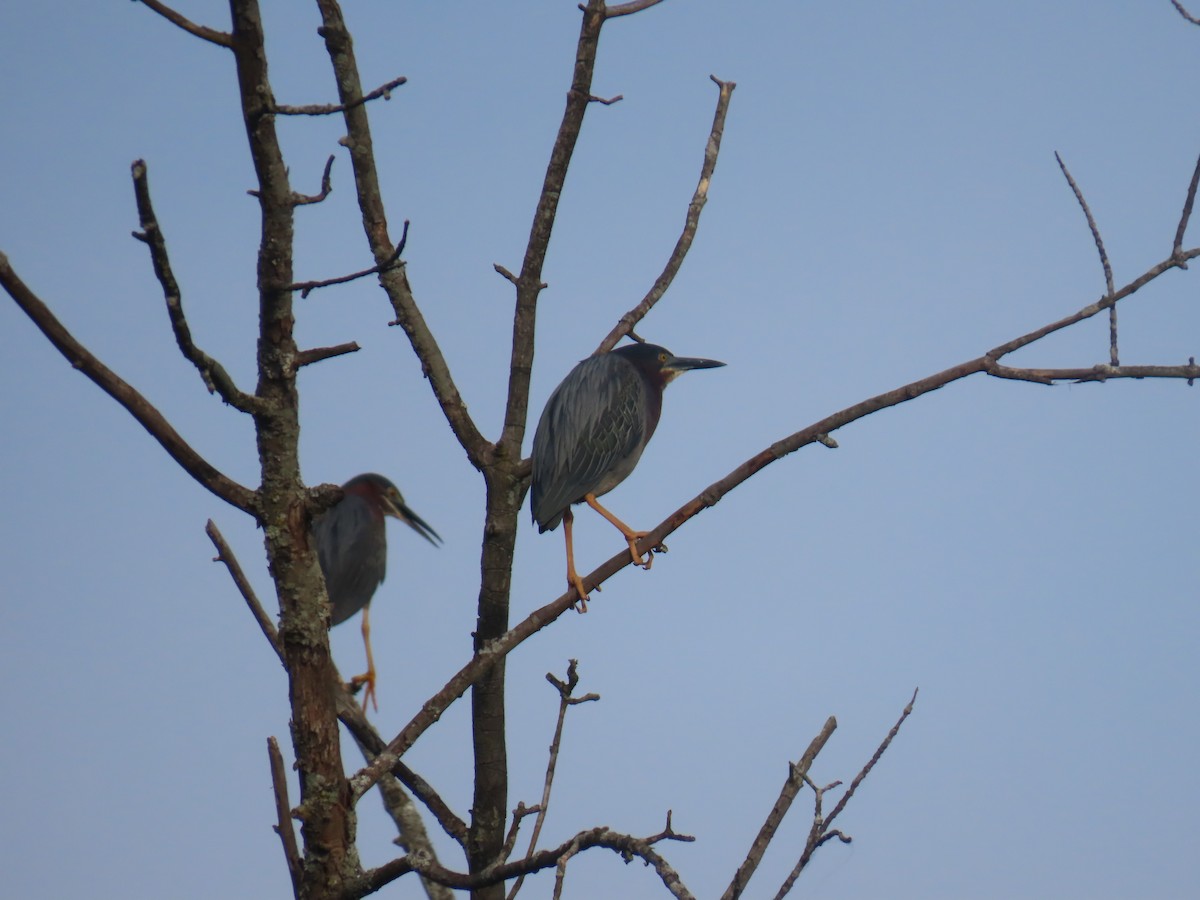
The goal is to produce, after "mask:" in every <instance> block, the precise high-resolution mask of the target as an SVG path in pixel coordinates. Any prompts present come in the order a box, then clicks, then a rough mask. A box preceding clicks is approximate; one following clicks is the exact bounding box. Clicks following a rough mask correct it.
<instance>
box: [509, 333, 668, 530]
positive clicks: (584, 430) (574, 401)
mask: <svg viewBox="0 0 1200 900" xmlns="http://www.w3.org/2000/svg"><path fill="white" fill-rule="evenodd" d="M645 410H646V387H645V384H644V382H643V380H642V376H641V375H640V374H638V372H637V370H636V369H635V368H634V367H633V365H632V364H631V363H629V362H628V361H627V360H625V359H624V358H622V357H621V356H616V355H613V354H611V353H606V354H604V355H603V356H593V357H589V358H588V359H585V360H584V361H583V362H581V363H580V364H579V365H577V366H576V367H575V368H574V369H572V370H571V373H570V374H569V375H567V377H566V378H565V379H563V382H562V384H560V385H559V386H558V387H557V388H556V389H555V391H554V393H553V394H551V395H550V399H549V400H548V401H547V403H546V408H545V410H544V411H543V412H542V418H541V420H540V421H539V422H538V427H537V431H536V432H535V434H534V437H533V485H532V488H531V493H532V498H531V507H532V511H533V519H534V521H535V522H537V523H538V526H539V528H540V530H542V531H549V530H551V529H554V528H556V527H558V523H559V522H560V521H561V520H562V515H563V513H564V512H565V511H566V509H567V507H568V506H570V504H572V503H575V502H577V501H579V500H582V499H583V496H584V494H589V493H593V494H596V495H600V494H603V493H606V492H608V491H610V490H612V489H613V488H614V487H616V486H617V485H618V484H620V483H621V482H622V481H623V480H624V479H625V478H626V476H628V475H629V473H630V472H632V471H633V467H634V466H635V465H636V464H637V461H638V458H639V457H640V456H641V452H642V448H643V446H644V444H645V441H644V440H643V437H644V435H645V431H646V419H645V416H646V413H645Z"/></svg>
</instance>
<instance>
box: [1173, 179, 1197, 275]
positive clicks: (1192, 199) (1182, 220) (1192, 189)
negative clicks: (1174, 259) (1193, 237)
mask: <svg viewBox="0 0 1200 900" xmlns="http://www.w3.org/2000/svg"><path fill="white" fill-rule="evenodd" d="M1197 184H1200V159H1197V160H1196V168H1195V169H1193V170H1192V180H1191V182H1190V183H1189V184H1188V189H1187V197H1186V198H1185V199H1184V201H1183V212H1182V213H1181V214H1180V216H1179V226H1178V227H1177V228H1176V229H1175V244H1174V246H1173V248H1172V252H1173V253H1174V254H1175V255H1176V256H1178V255H1179V254H1180V253H1182V252H1183V235H1184V233H1185V232H1186V231H1187V227H1188V220H1189V219H1190V218H1191V217H1192V207H1193V206H1195V204H1196V186H1197Z"/></svg>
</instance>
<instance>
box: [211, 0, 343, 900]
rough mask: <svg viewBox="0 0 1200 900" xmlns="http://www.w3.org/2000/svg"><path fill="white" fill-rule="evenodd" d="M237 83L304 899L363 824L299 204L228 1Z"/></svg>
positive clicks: (339, 877)
mask: <svg viewBox="0 0 1200 900" xmlns="http://www.w3.org/2000/svg"><path fill="white" fill-rule="evenodd" d="M230 11H231V14H232V20H233V52H234V57H235V59H236V61H237V73H238V87H239V90H240V93H241V101H242V112H243V116H244V119H245V124H246V134H247V137H248V139H249V143H250V151H251V156H252V158H253V161H254V170H255V173H256V175H257V177H258V200H259V205H260V208H261V210H262V240H261V244H260V247H259V254H258V290H259V338H258V371H259V380H258V389H257V395H258V397H259V398H260V400H262V401H263V403H264V407H265V408H264V409H263V410H262V411H261V412H258V413H257V414H256V415H255V425H256V426H257V427H256V433H257V438H258V455H259V463H260V466H261V470H262V486H261V488H260V489H259V517H260V524H261V525H262V527H263V531H264V534H265V542H266V549H267V559H268V562H269V565H270V568H271V575H272V577H273V578H274V580H275V585H276V591H277V594H278V598H279V609H280V615H281V619H282V623H281V628H280V640H281V643H282V646H283V654H284V659H285V660H286V664H287V670H288V688H289V699H290V702H291V710H292V723H291V730H292V744H293V747H294V750H295V754H296V764H297V768H298V770H299V776H300V807H299V810H300V821H301V835H302V837H303V842H304V849H305V853H304V865H303V868H302V871H301V874H300V885H299V894H300V896H301V897H322V896H328V895H330V894H331V893H332V892H333V891H335V890H336V889H338V888H339V887H340V885H341V884H342V883H344V882H345V881H348V880H351V879H353V878H355V877H357V875H358V874H359V872H360V868H359V865H358V859H357V855H356V854H355V852H354V838H355V834H354V832H355V817H354V808H353V805H352V803H351V798H350V789H349V785H348V783H347V781H346V778H345V772H344V768H343V765H342V757H341V744H340V739H339V734H338V724H337V710H336V706H335V697H334V693H333V689H334V686H335V685H336V683H337V681H336V669H335V667H334V665H333V660H332V657H331V655H330V651H329V632H328V622H327V615H326V611H325V607H326V606H327V604H326V603H325V602H324V597H325V592H324V590H323V588H322V581H321V577H320V570H319V568H318V565H317V560H316V554H315V552H314V551H313V548H312V547H311V546H310V543H309V539H308V533H309V522H310V515H309V511H308V506H307V493H306V491H305V489H304V486H303V483H302V481H301V477H300V459H299V453H298V444H299V436H300V419H299V397H298V395H297V392H296V355H297V347H296V342H295V338H294V336H293V327H294V325H295V318H294V314H293V310H292V293H291V291H290V290H289V289H288V286H289V285H290V284H291V283H292V239H293V209H294V207H293V205H292V202H291V194H292V191H291V187H290V185H289V183H288V175H287V167H286V165H285V164H284V160H283V155H282V153H281V151H280V147H279V142H278V138H277V136H276V133H275V117H274V115H273V114H272V112H271V109H272V106H273V103H274V99H273V96H272V93H271V86H270V81H269V80H268V76H267V59H266V52H265V49H264V40H263V30H262V20H261V16H260V13H259V8H258V4H257V2H256V0H231V3H230Z"/></svg>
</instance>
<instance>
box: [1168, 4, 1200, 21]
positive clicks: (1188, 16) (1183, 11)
mask: <svg viewBox="0 0 1200 900" xmlns="http://www.w3.org/2000/svg"><path fill="white" fill-rule="evenodd" d="M1171 5H1172V6H1174V7H1175V9H1176V11H1177V12H1178V13H1179V14H1180V15H1181V16H1183V17H1184V18H1185V19H1187V20H1188V21H1189V22H1191V23H1192V24H1193V25H1200V19H1197V18H1196V17H1195V16H1193V15H1192V14H1191V13H1189V12H1188V11H1187V10H1186V9H1184V8H1183V4H1182V3H1180V2H1179V0H1171Z"/></svg>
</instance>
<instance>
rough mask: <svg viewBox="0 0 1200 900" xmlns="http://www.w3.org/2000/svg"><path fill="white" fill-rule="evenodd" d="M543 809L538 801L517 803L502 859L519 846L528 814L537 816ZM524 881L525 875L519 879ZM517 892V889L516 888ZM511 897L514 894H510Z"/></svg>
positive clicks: (510, 854)
mask: <svg viewBox="0 0 1200 900" xmlns="http://www.w3.org/2000/svg"><path fill="white" fill-rule="evenodd" d="M541 811H542V808H541V807H540V806H538V805H537V804H536V803H535V804H534V805H533V806H526V805H525V803H524V802H520V803H518V804H517V808H516V809H514V810H513V814H512V822H511V823H510V824H509V826H508V836H507V837H506V838H505V839H504V850H503V851H502V852H501V854H500V859H501V860H505V861H506V860H508V858H509V857H510V856H512V852H513V850H514V849H516V846H517V834H518V833H520V831H521V823H522V822H523V821H525V818H526V817H527V816H536V815H537V814H538V813H540V812H541ZM517 880H518V881H524V876H521V878H519V879H517ZM514 892H515V889H514ZM509 896H510V897H511V896H512V894H509Z"/></svg>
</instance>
